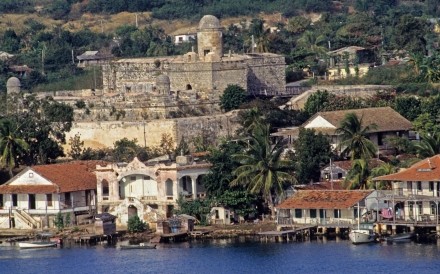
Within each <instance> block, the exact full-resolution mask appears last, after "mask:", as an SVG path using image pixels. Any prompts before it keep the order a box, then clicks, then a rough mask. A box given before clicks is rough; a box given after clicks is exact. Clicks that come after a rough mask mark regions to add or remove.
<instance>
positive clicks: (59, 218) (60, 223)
mask: <svg viewBox="0 0 440 274" xmlns="http://www.w3.org/2000/svg"><path fill="white" fill-rule="evenodd" d="M53 223H54V225H55V227H56V228H57V229H58V230H59V231H61V230H63V228H64V218H63V214H62V213H61V211H60V212H58V213H57V215H56V216H55V220H54V221H53Z"/></svg>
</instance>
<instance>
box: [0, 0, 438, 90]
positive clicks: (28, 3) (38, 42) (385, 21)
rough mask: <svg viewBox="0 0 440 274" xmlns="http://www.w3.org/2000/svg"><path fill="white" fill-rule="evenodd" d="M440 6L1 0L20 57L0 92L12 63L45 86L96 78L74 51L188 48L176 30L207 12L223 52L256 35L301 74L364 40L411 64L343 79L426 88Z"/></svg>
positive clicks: (120, 53)
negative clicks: (215, 22) (217, 24)
mask: <svg viewBox="0 0 440 274" xmlns="http://www.w3.org/2000/svg"><path fill="white" fill-rule="evenodd" d="M439 9H440V8H439V7H438V5H437V0H426V1H423V2H419V1H397V0H352V1H329V0H294V1H292V0H259V1H249V0H235V1H231V0H222V1H219V0H195V1H178V0H154V1H151V0H148V1H147V0H130V1H129V0H113V1H107V0H105V1H104V0H50V1H49V0H24V1H15V0H3V1H1V2H0V12H2V14H1V16H0V50H1V51H6V52H8V53H11V54H14V55H15V57H14V58H13V59H10V60H7V61H0V71H2V73H1V75H0V77H1V79H0V90H4V89H5V86H4V83H5V80H6V78H7V77H10V76H14V75H15V74H14V72H13V71H11V70H9V68H10V67H11V66H13V65H24V64H26V65H28V66H29V67H30V68H31V69H32V72H31V73H30V75H29V77H27V78H26V79H22V83H23V88H24V89H25V90H41V89H42V87H40V88H36V86H38V85H40V84H44V86H43V87H44V88H45V89H50V90H52V89H53V88H57V87H60V86H63V87H65V88H68V87H66V86H65V85H66V84H67V83H69V82H71V83H80V84H81V85H82V86H81V85H80V86H78V85H77V84H75V85H73V84H72V88H92V87H90V83H91V82H93V83H94V81H90V80H84V81H78V80H74V81H66V79H67V78H70V77H83V76H84V77H87V78H85V79H90V73H85V72H84V71H83V70H82V69H79V68H77V67H76V65H75V61H76V60H75V56H77V55H79V54H81V53H83V52H84V51H86V50H100V51H102V52H107V53H112V54H113V55H115V56H116V57H154V56H164V55H176V54H182V53H185V52H187V51H189V50H190V49H191V47H192V46H193V47H196V44H195V43H194V41H193V42H190V43H184V44H182V45H174V43H173V40H172V37H171V36H170V35H171V34H175V33H179V32H180V33H187V32H194V31H195V29H196V27H197V22H198V20H200V18H201V17H202V15H204V14H214V15H216V16H218V17H219V18H220V19H221V23H222V25H223V27H224V31H223V33H224V36H223V41H224V51H225V52H228V51H229V50H230V51H232V52H236V53H244V52H250V51H251V50H252V45H251V41H252V37H254V39H255V43H256V44H257V48H256V49H255V50H257V51H262V52H264V51H269V52H273V53H278V54H282V55H284V56H286V62H287V64H288V69H287V75H288V79H287V80H288V81H294V80H298V79H302V78H303V77H304V75H303V70H304V69H306V70H309V71H311V72H313V73H314V74H315V75H325V73H326V71H327V63H328V52H329V51H332V50H335V49H339V48H342V47H347V46H360V47H364V48H367V49H370V50H371V51H373V52H374V56H373V57H374V58H373V60H372V62H373V63H375V64H380V63H381V62H382V57H383V56H397V55H399V57H400V58H402V57H405V56H407V57H408V60H410V62H408V65H411V66H413V67H410V66H406V67H398V68H394V67H392V68H387V67H384V68H379V69H374V70H373V69H371V70H370V72H369V73H368V75H367V77H365V78H364V79H361V78H359V77H349V78H348V79H346V80H344V81H342V82H340V83H341V84H390V83H391V84H396V85H403V87H402V88H401V89H400V90H402V91H404V90H410V91H411V92H419V91H420V89H421V90H422V91H423V92H425V91H426V90H430V89H432V87H433V86H435V83H437V82H438V79H440V73H438V72H437V70H436V69H434V70H432V68H436V67H439V66H437V64H438V62H439V58H438V57H437V56H438V55H437V52H438V45H439V44H440V43H439V35H438V34H437V33H435V32H434V31H433V30H434V28H435V26H436V25H437V27H439V26H438V22H436V19H435V16H438V15H439V14H440V13H439ZM11 12H12V13H11ZM234 16H235V17H234ZM269 27H276V28H277V30H276V31H275V32H270V30H269ZM427 55H429V56H430V57H429V58H428V57H427ZM353 65H356V64H353ZM414 72H416V73H414ZM353 76H355V75H353ZM54 82H63V83H62V85H58V84H53V83H54ZM407 83H411V85H409V84H407ZM412 83H415V84H412ZM421 83H423V84H422V85H420V84H421Z"/></svg>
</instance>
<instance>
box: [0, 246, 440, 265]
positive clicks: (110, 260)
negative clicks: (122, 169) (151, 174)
mask: <svg viewBox="0 0 440 274" xmlns="http://www.w3.org/2000/svg"><path fill="white" fill-rule="evenodd" d="M376 272H377V273H417V274H421V273H440V245H435V244H417V243H413V242H409V243H400V244H386V243H382V244H367V245H356V246H355V245H352V244H351V243H350V242H349V241H347V240H332V241H325V240H316V241H311V242H294V243H262V242H258V241H249V240H246V241H245V240H243V239H241V240H239V239H233V240H212V241H197V242H191V243H181V244H167V245H165V244H164V245H162V244H161V245H158V247H157V249H143V250H135V249H133V250H119V249H117V248H115V247H109V246H107V245H96V246H76V245H75V246H70V247H64V248H49V249H40V250H20V249H18V248H16V247H14V246H10V245H9V244H3V245H0V273H8V274H9V273H44V274H50V273H57V274H69V273H124V274H128V273H185V274H188V273H370V274H371V273H376Z"/></svg>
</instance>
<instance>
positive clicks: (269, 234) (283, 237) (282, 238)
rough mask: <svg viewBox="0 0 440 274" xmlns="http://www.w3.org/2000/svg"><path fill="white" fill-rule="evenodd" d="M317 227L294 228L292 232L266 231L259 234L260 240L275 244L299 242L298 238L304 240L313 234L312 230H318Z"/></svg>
mask: <svg viewBox="0 0 440 274" xmlns="http://www.w3.org/2000/svg"><path fill="white" fill-rule="evenodd" d="M316 227H317V226H316V225H310V226H302V227H297V228H295V227H293V228H292V229H290V230H281V231H266V232H260V233H258V236H259V237H260V239H262V240H263V239H264V240H265V241H266V242H267V241H275V242H290V241H296V240H298V237H300V238H303V237H305V236H309V235H310V234H311V229H316Z"/></svg>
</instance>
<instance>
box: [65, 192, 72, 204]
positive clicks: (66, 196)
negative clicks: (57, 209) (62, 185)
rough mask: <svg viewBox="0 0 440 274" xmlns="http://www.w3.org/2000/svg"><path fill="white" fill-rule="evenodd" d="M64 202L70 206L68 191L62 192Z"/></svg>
mask: <svg viewBox="0 0 440 274" xmlns="http://www.w3.org/2000/svg"><path fill="white" fill-rule="evenodd" d="M64 203H65V204H66V206H70V205H71V204H72V201H71V198H70V192H66V193H64Z"/></svg>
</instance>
